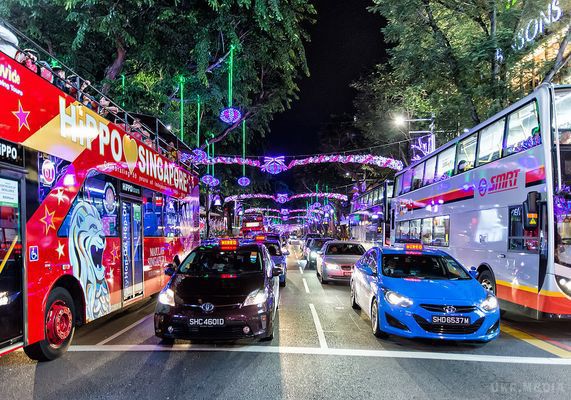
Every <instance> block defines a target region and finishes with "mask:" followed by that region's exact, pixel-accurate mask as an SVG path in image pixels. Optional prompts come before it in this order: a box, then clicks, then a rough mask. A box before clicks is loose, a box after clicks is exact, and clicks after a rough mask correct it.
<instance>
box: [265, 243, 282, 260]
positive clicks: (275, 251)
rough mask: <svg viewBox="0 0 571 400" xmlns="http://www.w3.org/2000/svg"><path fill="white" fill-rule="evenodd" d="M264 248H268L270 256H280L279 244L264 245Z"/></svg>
mask: <svg viewBox="0 0 571 400" xmlns="http://www.w3.org/2000/svg"><path fill="white" fill-rule="evenodd" d="M266 247H267V248H268V251H269V252H270V256H272V257H276V256H281V255H282V249H281V248H280V245H279V244H277V243H266Z"/></svg>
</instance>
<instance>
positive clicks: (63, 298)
mask: <svg viewBox="0 0 571 400" xmlns="http://www.w3.org/2000/svg"><path fill="white" fill-rule="evenodd" d="M74 332H75V307H74V303H73V299H72V297H71V295H70V294H69V292H68V291H67V290H65V289H63V288H60V287H57V288H55V289H54V290H52V291H51V293H50V294H49V296H48V301H47V304H46V313H45V319H44V334H45V338H44V339H43V340H41V341H39V342H37V343H34V344H31V345H29V346H26V347H24V352H25V353H26V354H27V355H28V357H30V358H31V359H33V360H38V361H51V360H54V359H56V358H58V357H61V356H62V355H63V354H64V353H65V352H66V351H67V349H68V347H69V345H70V343H71V340H72V338H73V333H74Z"/></svg>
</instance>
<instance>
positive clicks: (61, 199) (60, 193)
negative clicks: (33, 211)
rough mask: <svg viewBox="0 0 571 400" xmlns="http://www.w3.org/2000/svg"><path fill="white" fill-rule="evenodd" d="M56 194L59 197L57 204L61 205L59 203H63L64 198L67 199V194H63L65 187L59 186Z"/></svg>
mask: <svg viewBox="0 0 571 400" xmlns="http://www.w3.org/2000/svg"><path fill="white" fill-rule="evenodd" d="M55 196H56V198H57V205H58V206H59V203H61V202H62V201H64V200H67V197H65V194H63V188H58V190H57V193H56V194H55Z"/></svg>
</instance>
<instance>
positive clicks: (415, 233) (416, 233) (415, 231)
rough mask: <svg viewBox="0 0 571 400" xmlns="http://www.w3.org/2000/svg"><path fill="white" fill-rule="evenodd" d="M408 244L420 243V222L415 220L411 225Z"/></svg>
mask: <svg viewBox="0 0 571 400" xmlns="http://www.w3.org/2000/svg"><path fill="white" fill-rule="evenodd" d="M408 236H409V237H408V242H413V243H420V220H419V219H413V220H412V221H410V225H409V235H408Z"/></svg>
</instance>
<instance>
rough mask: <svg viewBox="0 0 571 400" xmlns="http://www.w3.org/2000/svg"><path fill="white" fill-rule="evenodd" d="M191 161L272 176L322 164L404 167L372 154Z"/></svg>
mask: <svg viewBox="0 0 571 400" xmlns="http://www.w3.org/2000/svg"><path fill="white" fill-rule="evenodd" d="M193 161H194V163H195V164H207V165H213V164H226V165H246V166H250V167H257V168H260V169H261V170H262V171H264V172H267V173H269V174H272V175H277V174H280V173H282V172H284V171H287V170H290V169H292V168H294V167H299V166H304V165H310V164H324V163H339V164H360V165H372V166H376V167H379V168H390V169H393V170H395V171H400V170H402V169H403V167H404V165H403V163H402V161H399V160H395V159H393V158H389V157H383V156H377V155H372V154H352V155H316V156H311V157H307V158H301V159H293V160H292V161H290V162H289V164H286V161H285V156H279V157H264V159H263V162H260V161H259V160H258V159H256V158H244V157H239V156H226V157H220V156H219V157H210V158H208V159H203V160H200V161H199V160H198V159H197V158H194V160H193Z"/></svg>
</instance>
